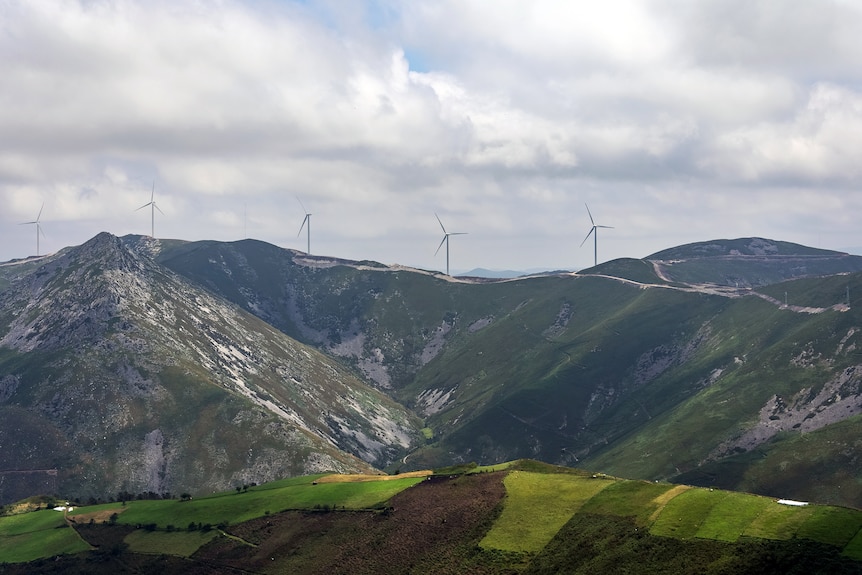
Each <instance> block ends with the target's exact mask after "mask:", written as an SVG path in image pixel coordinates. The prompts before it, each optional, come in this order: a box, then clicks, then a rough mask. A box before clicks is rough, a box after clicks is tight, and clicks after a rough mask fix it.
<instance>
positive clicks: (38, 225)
mask: <svg viewBox="0 0 862 575" xmlns="http://www.w3.org/2000/svg"><path fill="white" fill-rule="evenodd" d="M43 209H45V202H42V207H41V208H39V215H38V216H36V219H35V220H33V221H32V222H21V223H20V224H18V225H19V226H29V225H35V226H36V256H38V255H39V235H41V236H42V237H45V233H44V232H43V231H42V222H41V221H40V219H41V217H42V210H43Z"/></svg>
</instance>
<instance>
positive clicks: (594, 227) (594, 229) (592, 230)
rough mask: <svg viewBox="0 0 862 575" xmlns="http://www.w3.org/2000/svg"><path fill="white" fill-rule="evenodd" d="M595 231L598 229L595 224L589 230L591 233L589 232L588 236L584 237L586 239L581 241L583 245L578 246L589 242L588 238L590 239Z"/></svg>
mask: <svg viewBox="0 0 862 575" xmlns="http://www.w3.org/2000/svg"><path fill="white" fill-rule="evenodd" d="M594 231H596V226H593V227H591V228H590V231H589V233H588V234H587V237H585V238H584V241H582V242H581V245H579V246H578V247H579V248H580V247H583V246H584V244H585V243H587V240H588V239H590V236H591V235H592V233H593V232H594Z"/></svg>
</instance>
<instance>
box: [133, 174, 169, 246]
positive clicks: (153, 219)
mask: <svg viewBox="0 0 862 575" xmlns="http://www.w3.org/2000/svg"><path fill="white" fill-rule="evenodd" d="M147 206H150V237H151V238H155V237H156V210H159V213H160V214H162V215H165V212H163V211H162V210H161V208H159V206H157V205H156V182H155V180H153V191H152V192H151V193H150V201H149V202H147V203H146V204H144V205H143V206H141V207H140V208H138V210H143V209H144V208H146V207H147ZM138 210H135V211H136V212H137V211H138Z"/></svg>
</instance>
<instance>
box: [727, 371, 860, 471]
mask: <svg viewBox="0 0 862 575" xmlns="http://www.w3.org/2000/svg"><path fill="white" fill-rule="evenodd" d="M860 413H862V365H854V366H851V367H848V368H847V369H845V370H843V371H842V372H841V373H839V374H838V375H837V376H835V377H834V378H832V379H830V380H829V381H827V382H826V383H825V384H823V386H822V387H821V388H820V389H819V390H815V389H812V388H805V389H802V390H801V391H799V392H798V393H796V394H794V395H793V397H790V398H787V399H785V398H782V397H779V396H777V395H773V396H772V397H771V398H770V399H769V401H767V402H766V404H764V406H763V408H761V410H760V414H759V418H758V421H757V423H756V424H755V425H754V426H753V427H752V428H751V429H749V430H748V431H746V432H745V433H743V434H742V435H741V436H740V437H738V438H735V439H734V440H732V441H728V442H726V443H724V444H722V445H720V446H719V447H718V448H717V449H716V450H715V451H713V453H711V454H710V459H715V458H720V457H723V456H725V455H727V454H729V453H733V452H734V451H738V450H743V451H750V450H752V449H754V448H755V447H757V446H758V445H761V444H763V443H765V442H766V441H768V440H770V439H771V438H772V437H774V436H775V435H776V434H778V433H779V432H782V431H798V432H809V431H815V430H817V429H821V428H823V427H826V426H827V425H830V424H833V423H836V422H838V421H841V420H843V419H847V418H848V417H853V416H854V415H859V414H860Z"/></svg>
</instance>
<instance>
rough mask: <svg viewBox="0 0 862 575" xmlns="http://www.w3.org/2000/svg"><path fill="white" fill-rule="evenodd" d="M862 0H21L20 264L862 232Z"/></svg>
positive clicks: (517, 263) (4, 223) (7, 157)
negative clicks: (71, 250) (36, 234)
mask: <svg viewBox="0 0 862 575" xmlns="http://www.w3.org/2000/svg"><path fill="white" fill-rule="evenodd" d="M860 15H862V9H860V6H859V5H858V4H856V3H854V2H818V3H810V2H802V1H798V2H789V3H788V2H768V1H762V2H754V3H752V2H742V1H740V2H726V1H714V2H696V3H691V2H685V1H682V0H661V1H659V0H657V1H652V2H640V1H634V0H614V1H609V2H605V3H602V4H601V5H596V6H588V7H585V6H582V5H577V4H572V3H566V2H560V1H553V2H551V1H542V0H537V1H536V2H530V3H524V2H519V1H515V0H511V1H500V2H495V3H493V4H489V3H486V2H464V1H459V2H454V1H451V2H450V1H445V0H444V1H435V2H430V1H429V2H422V1H411V2H399V1H394V0H393V1H391V2H389V1H382V0H381V1H374V2H368V3H350V4H349V7H347V8H345V6H344V4H343V3H340V2H326V1H320V2H310V3H295V4H294V3H291V2H278V3H267V2H261V3H258V2H251V3H242V2H239V1H232V0H222V1H215V0H211V1H210V0H204V1H201V2H194V3H176V2H167V1H164V0H156V1H154V2H137V1H132V0H115V1H107V2H89V1H79V2H61V1H49V0H36V1H34V2H24V1H23V0H10V1H7V2H4V3H2V4H0V61H3V62H4V73H3V75H2V76H0V133H2V134H3V138H2V139H0V198H2V200H3V205H4V209H3V211H2V212H0V260H6V259H9V258H13V257H22V256H25V255H28V254H30V253H32V252H33V250H34V249H35V246H34V245H31V244H33V243H34V242H33V241H32V238H31V237H30V236H31V235H32V234H29V233H27V231H28V230H26V229H24V228H23V227H21V226H18V225H17V223H19V222H21V221H29V220H31V219H32V218H33V217H34V215H35V212H36V211H38V209H39V206H40V205H41V203H42V202H43V201H44V202H45V213H44V214H43V221H44V222H45V225H44V229H45V231H46V234H47V235H48V239H47V240H46V241H45V242H44V243H43V245H44V246H45V248H46V249H50V250H56V249H59V248H61V247H63V246H65V245H70V244H75V243H80V242H83V241H85V240H86V239H88V238H89V237H90V236H91V235H93V234H95V233H97V232H98V231H101V230H103V229H104V230H107V231H111V232H113V233H116V234H125V233H148V231H149V227H148V223H149V222H148V221H146V220H147V218H143V217H141V213H135V212H134V210H135V208H137V207H138V206H140V205H141V204H142V203H144V202H145V201H147V200H148V198H149V191H150V188H151V186H152V185H153V183H154V182H155V188H156V195H157V200H158V203H159V206H160V207H161V208H162V210H163V211H164V212H165V215H164V216H163V217H161V218H158V219H157V222H156V233H157V235H159V236H162V237H179V238H184V239H190V240H193V239H204V238H210V239H220V240H232V239H238V238H240V237H242V236H243V235H245V234H248V235H249V236H252V237H258V238H260V239H263V240H265V241H270V242H273V243H277V244H279V245H283V246H285V247H292V248H296V249H304V241H303V240H302V239H297V238H296V230H298V228H299V225H300V223H301V221H302V217H303V214H302V212H301V209H300V207H299V205H298V203H297V202H296V200H295V196H300V197H302V200H303V203H305V204H306V205H307V207H308V208H309V211H311V212H313V213H314V214H315V215H314V236H313V238H312V251H313V252H315V253H323V254H329V255H333V256H340V257H348V258H356V259H377V260H380V261H384V262H387V263H393V262H400V263H408V264H414V265H419V266H423V267H428V268H437V269H440V268H441V267H443V266H444V265H445V263H444V262H443V261H442V259H440V258H439V257H438V258H435V257H434V255H433V253H434V248H435V247H436V244H437V243H438V242H439V238H437V235H438V232H439V227H438V225H437V222H436V220H435V219H434V217H433V214H434V212H437V213H439V214H440V215H441V217H443V218H444V219H445V221H447V225H450V226H451V227H452V228H453V229H462V230H464V231H469V232H470V235H469V236H464V237H463V238H461V237H459V238H458V239H459V240H461V241H459V242H458V245H457V247H456V245H454V244H453V252H452V262H453V267H454V268H458V269H463V268H470V267H474V266H485V267H501V268H502V267H509V268H513V267H520V268H526V267H534V266H548V267H583V266H586V265H588V264H589V263H591V253H588V252H589V250H586V249H581V250H579V249H577V245H578V244H579V243H580V240H581V239H582V236H583V234H584V233H586V231H587V230H588V220H587V218H586V213H585V209H584V207H583V205H584V203H585V202H586V203H589V204H590V206H591V209H593V211H594V213H595V214H600V217H601V219H603V220H608V221H609V222H610V220H613V221H612V222H610V223H609V225H614V226H615V229H614V230H613V231H612V232H609V233H607V234H605V235H604V236H603V238H602V242H601V245H600V258H603V259H607V258H611V257H621V256H633V257H641V256H644V255H647V254H648V253H651V252H653V251H657V250H659V249H662V248H665V247H668V246H670V245H675V244H678V243H685V242H690V241H701V240H706V239H710V238H714V237H736V236H741V235H763V236H767V237H774V238H776V239H783V240H788V241H797V242H800V243H807V244H809V245H820V246H821V247H829V248H841V247H845V246H851V245H862V238H860V233H859V232H858V231H857V227H858V226H855V225H854V222H853V217H851V214H854V213H858V211H857V212H854V210H858V208H859V207H860V206H859V205H858V204H859V201H858V200H856V193H857V192H855V188H856V187H857V185H858V183H859V180H860V173H859V167H858V162H857V161H856V159H855V157H854V152H855V150H856V149H857V148H858V146H857V145H856V144H857V141H858V140H859V139H860V138H862V136H859V134H862V130H860V128H862V95H860V86H862V83H860V81H859V80H860V77H859V76H860V72H859V71H858V66H856V65H855V63H854V59H855V57H856V55H857V54H858V53H859V48H860V46H859V43H860V40H859V38H862V16H860Z"/></svg>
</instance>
